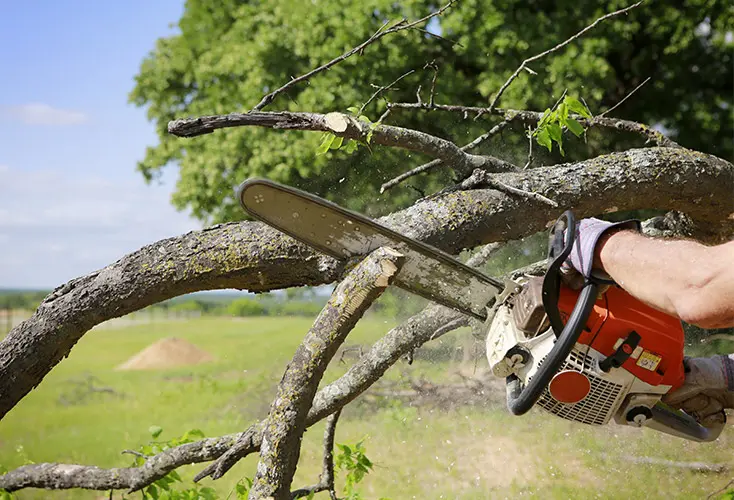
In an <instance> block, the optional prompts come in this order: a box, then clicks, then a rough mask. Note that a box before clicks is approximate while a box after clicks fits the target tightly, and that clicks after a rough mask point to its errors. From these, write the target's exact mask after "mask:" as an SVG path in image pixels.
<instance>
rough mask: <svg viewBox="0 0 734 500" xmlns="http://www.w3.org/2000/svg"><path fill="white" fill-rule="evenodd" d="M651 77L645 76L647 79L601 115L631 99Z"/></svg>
mask: <svg viewBox="0 0 734 500" xmlns="http://www.w3.org/2000/svg"><path fill="white" fill-rule="evenodd" d="M650 78H651V77H649V76H648V77H647V78H645V81H644V82H642V83H641V84H639V85H638V86H637V87H635V88H634V89H632V92H630V93H629V94H627V95H626V96H624V97H623V98H622V100H621V101H619V102H618V103H617V104H615V105H614V106H612V107H611V108H609V109H608V110H606V111H604V112H603V113H601V114H600V115H599V116H600V117H601V116H604V115H606V114H607V113H611V112H612V111H614V110H615V109H617V108H618V107H619V106H620V105H621V104H622V103H623V102H624V101H626V100H627V99H629V98H630V97H632V94H634V93H635V92H637V91H638V90H639V89H640V88H642V86H643V85H645V84H646V83H647V82H649V81H650ZM584 106H586V103H584ZM587 108H588V106H587Z"/></svg>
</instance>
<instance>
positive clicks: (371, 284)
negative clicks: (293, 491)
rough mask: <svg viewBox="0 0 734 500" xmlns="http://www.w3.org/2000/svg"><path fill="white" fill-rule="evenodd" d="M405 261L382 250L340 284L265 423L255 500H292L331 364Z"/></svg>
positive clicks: (295, 360) (303, 345)
mask: <svg viewBox="0 0 734 500" xmlns="http://www.w3.org/2000/svg"><path fill="white" fill-rule="evenodd" d="M404 259H405V258H404V256H403V255H402V254H399V253H398V252H396V251H394V250H391V249H389V248H379V249H377V250H375V251H374V252H372V253H371V254H370V255H369V256H367V258H365V259H364V260H363V261H362V262H360V263H359V264H358V265H357V266H356V267H355V268H354V269H352V270H351V271H350V272H349V274H347V276H346V278H344V280H343V281H342V282H341V283H339V285H338V286H337V287H336V288H335V289H334V292H333V293H332V294H331V298H330V299H329V301H328V302H327V304H326V305H325V306H324V308H323V310H322V311H321V313H320V314H319V315H318V317H317V318H316V321H315V322H314V324H313V326H312V327H311V329H310V330H309V331H308V333H307V334H306V337H305V338H304V339H303V342H301V344H300V345H299V346H298V349H297V350H296V353H295V354H294V355H293V359H292V360H291V362H290V363H289V364H288V367H287V368H286V370H285V374H284V375H283V378H282V380H281V381H280V384H279V385H278V392H277V395H276V397H275V399H274V400H273V404H272V406H271V407H270V414H269V415H268V418H267V419H266V420H265V426H264V430H263V436H262V445H261V446H260V461H259V462H258V464H257V473H256V474H255V479H254V480H253V484H252V488H251V490H250V498H274V499H275V500H286V499H289V498H290V487H291V482H292V481H293V474H295V472H296V466H297V465H298V457H299V456H300V452H301V438H302V436H303V432H304V431H305V430H306V415H307V414H308V411H309V409H310V408H311V403H312V402H313V398H314V395H315V394H316V390H317V389H318V386H319V382H321V378H322V376H323V374H324V372H325V371H326V367H327V366H328V364H329V361H331V358H332V357H333V356H334V354H335V353H336V351H337V349H339V346H340V345H341V344H342V343H343V342H344V340H345V339H346V338H347V335H348V334H349V332H351V331H352V328H354V326H355V325H356V324H357V322H358V321H359V319H360V318H361V317H362V315H363V314H364V312H365V311H366V310H367V309H368V308H369V307H370V305H372V302H373V301H374V300H375V299H377V298H378V297H379V296H380V295H382V292H384V291H385V290H386V289H387V287H388V285H389V284H390V283H391V282H392V280H393V278H394V277H395V275H396V274H397V273H398V271H399V270H400V267H401V266H402V264H403V261H404Z"/></svg>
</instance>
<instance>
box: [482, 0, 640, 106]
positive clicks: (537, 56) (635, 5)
mask: <svg viewBox="0 0 734 500" xmlns="http://www.w3.org/2000/svg"><path fill="white" fill-rule="evenodd" d="M641 3H642V1H640V2H637V3H635V4H633V5H630V6H629V7H626V8H624V9H620V10H617V11H614V12H610V13H609V14H606V15H604V16H601V17H600V18H599V19H597V20H596V21H594V22H593V23H591V24H590V25H588V26H587V27H586V28H584V29H582V30H581V31H579V32H578V33H576V34H575V35H573V36H572V37H571V38H568V39H567V40H565V41H563V42H561V43H559V44H558V45H556V46H555V47H553V48H550V49H548V50H546V51H544V52H541V53H540V54H536V55H534V56H533V57H530V58H528V59H525V60H524V61H523V62H522V64H520V66H519V67H518V68H517V69H516V70H515V72H514V73H513V74H512V75H510V77H509V78H508V79H507V81H506V82H505V83H504V84H503V85H502V87H500V89H499V91H498V92H497V95H496V96H494V99H492V102H491V103H490V105H489V109H490V110H493V109H494V108H495V106H496V105H497V102H498V101H499V100H500V97H502V94H503V93H504V92H505V90H507V87H509V86H510V84H511V83H512V81H513V80H514V79H515V78H517V75H519V74H520V72H521V71H522V70H523V69H525V68H526V65H527V64H528V63H530V62H533V61H537V60H538V59H540V58H542V57H545V56H547V55H548V54H550V53H552V52H555V51H557V50H559V49H562V48H563V47H565V46H566V45H568V44H569V43H571V42H573V41H574V40H576V39H577V38H579V37H580V36H582V35H583V34H584V33H586V32H587V31H589V30H590V29H592V28H594V26H596V25H597V24H599V23H600V22H602V21H604V20H606V19H609V18H610V17H614V16H616V15H619V14H624V13H626V12H629V11H630V10H632V9H634V8H635V7H637V6H639V5H640V4H641Z"/></svg>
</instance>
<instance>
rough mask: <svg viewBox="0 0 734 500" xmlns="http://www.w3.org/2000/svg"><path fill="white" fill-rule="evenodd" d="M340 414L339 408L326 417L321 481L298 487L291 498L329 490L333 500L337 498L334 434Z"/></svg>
mask: <svg viewBox="0 0 734 500" xmlns="http://www.w3.org/2000/svg"><path fill="white" fill-rule="evenodd" d="M339 415H341V410H337V411H336V412H334V413H332V414H331V415H329V417H328V418H327V419H326V428H325V429H324V458H323V462H322V466H321V476H319V482H318V483H316V484H314V485H313V486H307V487H306V488H300V489H297V490H296V491H294V492H292V493H291V498H294V499H295V498H301V497H306V496H308V495H310V494H311V493H318V492H320V491H328V492H329V497H330V498H331V500H337V497H336V490H335V489H334V434H335V433H336V423H337V421H338V420H339Z"/></svg>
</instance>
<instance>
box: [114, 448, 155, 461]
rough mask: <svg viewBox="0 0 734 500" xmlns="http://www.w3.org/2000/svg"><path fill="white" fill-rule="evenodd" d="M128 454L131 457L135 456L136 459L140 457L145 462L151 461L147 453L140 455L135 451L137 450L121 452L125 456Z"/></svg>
mask: <svg viewBox="0 0 734 500" xmlns="http://www.w3.org/2000/svg"><path fill="white" fill-rule="evenodd" d="M126 453H127V454H130V455H135V456H136V457H140V458H143V459H145V460H147V459H149V458H150V457H149V456H148V455H146V454H145V453H140V452H139V451H135V450H122V451H121V452H120V455H124V454H126Z"/></svg>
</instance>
